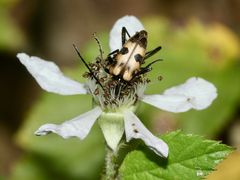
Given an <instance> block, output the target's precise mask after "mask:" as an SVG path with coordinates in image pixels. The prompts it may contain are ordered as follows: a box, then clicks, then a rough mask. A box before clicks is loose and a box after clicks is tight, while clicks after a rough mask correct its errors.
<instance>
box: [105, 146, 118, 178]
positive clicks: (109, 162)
mask: <svg viewBox="0 0 240 180" xmlns="http://www.w3.org/2000/svg"><path fill="white" fill-rule="evenodd" d="M106 151H107V154H106V157H105V171H106V174H105V177H104V179H105V180H115V179H117V178H116V177H117V173H118V170H117V168H118V165H117V152H114V151H113V150H112V149H110V148H109V147H106Z"/></svg>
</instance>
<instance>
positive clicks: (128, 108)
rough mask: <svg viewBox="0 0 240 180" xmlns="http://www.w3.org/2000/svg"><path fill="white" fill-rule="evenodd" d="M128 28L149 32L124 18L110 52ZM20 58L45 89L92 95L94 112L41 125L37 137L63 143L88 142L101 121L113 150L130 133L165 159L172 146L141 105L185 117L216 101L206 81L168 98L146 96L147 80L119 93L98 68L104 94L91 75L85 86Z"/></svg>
mask: <svg viewBox="0 0 240 180" xmlns="http://www.w3.org/2000/svg"><path fill="white" fill-rule="evenodd" d="M123 26H124V27H126V28H127V30H128V31H129V33H130V34H131V35H133V34H134V33H135V32H138V31H140V30H143V29H144V27H143V25H142V24H141V22H140V21H139V20H138V19H137V18H136V17H133V16H125V17H123V18H121V19H119V20H118V21H117V22H116V23H115V25H114V26H113V29H112V30H111V33H110V49H111V50H115V49H120V48H121V29H122V27H123ZM17 57H18V58H19V60H20V61H21V63H22V64H23V65H25V66H26V68H27V69H28V71H29V72H30V73H31V74H32V76H33V77H34V78H35V79H36V81H37V82H38V84H39V85H40V86H41V87H42V88H43V89H44V90H46V91H49V92H53V93H57V94H61V95H74V94H86V93H89V94H91V95H92V96H93V98H94V100H95V103H96V104H97V106H96V107H95V108H94V109H92V110H90V111H88V112H86V113H84V114H82V115H80V116H78V117H76V118H73V119H72V120H69V121H66V122H64V123H62V124H60V125H56V124H44V125H42V126H41V127H40V128H39V129H38V130H37V131H36V132H35V134H36V135H46V134H48V133H50V132H53V133H56V134H58V135H60V136H62V137H63V138H69V137H78V138H80V139H84V138H85V137H86V136H87V135H88V133H89V131H90V129H91V128H92V126H93V124H94V122H95V121H96V120H97V119H99V124H100V127H101V129H102V131H103V134H104V137H105V139H106V142H107V144H108V146H109V147H110V148H112V149H113V150H114V151H115V150H116V149H117V146H118V144H119V141H120V140H121V138H122V136H123V134H124V131H125V135H126V141H127V142H129V141H130V140H131V139H133V138H134V139H141V140H143V141H144V143H145V144H146V145H147V146H148V147H149V148H151V149H152V150H153V151H154V152H155V153H156V154H158V155H160V156H162V157H167V156H168V146H167V144H166V143H165V142H164V141H162V140H161V139H159V138H157V137H156V136H154V135H153V134H152V133H151V132H150V131H148V130H147V129H146V128H145V126H144V125H143V124H142V123H141V121H140V120H139V119H138V117H137V116H136V115H135V114H134V113H133V112H134V110H135V109H136V102H137V101H138V100H141V101H143V102H145V103H148V104H150V105H153V106H155V107H157V108H160V109H163V110H166V111H170V112H185V111H188V110H190V109H196V110H201V109H205V108H207V107H208V106H209V105H210V104H211V103H212V101H213V100H214V99H215V98H216V97H217V92H216V88H215V86H214V85H213V84H211V83H210V82H208V81H206V80H204V79H202V78H196V77H192V78H190V79H188V80H187V81H186V82H185V83H184V84H181V85H178V86H176V87H172V88H170V89H167V90H165V91H164V92H163V94H154V95H144V90H145V88H146V85H147V81H146V80H145V79H144V78H142V79H141V81H136V82H135V83H133V84H130V85H129V87H128V88H123V87H121V86H120V87H118V88H116V84H114V83H115V81H114V80H113V78H112V77H111V76H110V75H109V74H107V73H106V72H105V71H104V69H103V68H102V67H101V66H100V65H99V64H97V63H95V64H94V67H93V69H94V68H95V69H97V70H96V71H95V72H94V73H95V75H96V76H97V77H98V78H99V79H103V80H104V82H103V86H104V87H105V89H103V88H101V87H100V85H99V84H98V83H96V81H95V79H94V78H92V77H91V75H89V77H88V79H87V82H86V83H85V84H81V83H79V82H76V81H74V80H72V79H70V78H68V77H65V76H64V75H63V74H62V72H61V71H60V70H59V68H58V66H57V65H56V64H54V63H53V62H50V61H45V60H42V59H40V58H38V57H34V56H32V57H30V56H28V55H27V54H25V53H19V54H17Z"/></svg>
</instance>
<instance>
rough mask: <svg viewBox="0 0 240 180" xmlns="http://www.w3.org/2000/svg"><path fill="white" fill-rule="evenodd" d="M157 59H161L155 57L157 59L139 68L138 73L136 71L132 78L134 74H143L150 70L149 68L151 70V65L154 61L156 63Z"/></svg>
mask: <svg viewBox="0 0 240 180" xmlns="http://www.w3.org/2000/svg"><path fill="white" fill-rule="evenodd" d="M159 61H162V59H157V60H155V61H153V62H151V63H149V64H148V65H147V66H145V67H142V68H140V71H139V72H138V73H136V74H135V75H134V76H133V78H134V77H136V76H139V75H141V74H145V73H147V72H149V71H151V70H152V67H151V65H152V64H154V63H156V62H159Z"/></svg>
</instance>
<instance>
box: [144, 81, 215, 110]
mask: <svg viewBox="0 0 240 180" xmlns="http://www.w3.org/2000/svg"><path fill="white" fill-rule="evenodd" d="M216 97H217V90H216V87H215V86H214V85H213V84H212V83H210V82H208V81H206V80H204V79H202V78H196V77H192V78H190V79H188V80H187V81H186V82H185V83H184V84H181V85H178V86H175V87H172V88H170V89H167V90H165V91H164V93H163V95H144V96H143V98H142V101H144V102H146V103H148V104H151V105H153V106H155V107H157V108H160V109H163V110H166V111H170V112H185V111H188V110H189V109H192V108H193V109H197V110H202V109H205V108H207V107H208V106H210V105H211V103H212V102H213V100H214V99H215V98H216Z"/></svg>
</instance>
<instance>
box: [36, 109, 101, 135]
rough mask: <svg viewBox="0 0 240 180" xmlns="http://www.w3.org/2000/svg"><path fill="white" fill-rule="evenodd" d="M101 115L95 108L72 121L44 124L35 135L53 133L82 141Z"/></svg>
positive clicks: (99, 110)
mask: <svg viewBox="0 0 240 180" xmlns="http://www.w3.org/2000/svg"><path fill="white" fill-rule="evenodd" d="M101 113H102V110H101V108H100V107H95V108H94V109H93V110H91V111H88V112H86V113H84V114H82V115H80V116H78V117H76V118H74V119H72V120H69V121H65V122H64V123H62V124H60V125H57V124H44V125H42V126H41V127H40V128H39V129H38V130H37V131H36V132H35V134H36V135H38V136H43V135H46V134H48V133H51V132H53V133H56V134H58V135H59V136H62V137H63V138H69V137H78V138H80V139H84V138H85V137H86V136H87V135H88V133H89V131H90V130H91V128H92V126H93V124H94V122H95V121H96V120H97V118H98V117H99V116H100V115H101Z"/></svg>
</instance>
